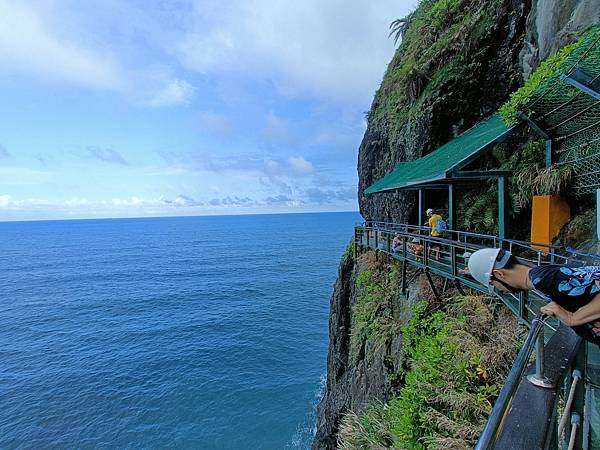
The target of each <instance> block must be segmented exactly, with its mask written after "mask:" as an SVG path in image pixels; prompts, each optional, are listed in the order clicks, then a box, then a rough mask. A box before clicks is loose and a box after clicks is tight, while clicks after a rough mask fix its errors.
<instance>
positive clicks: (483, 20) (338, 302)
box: [313, 0, 600, 449]
mask: <svg viewBox="0 0 600 450" xmlns="http://www.w3.org/2000/svg"><path fill="white" fill-rule="evenodd" d="M599 15H600V2H598V1H597V0H524V1H522V0H422V1H421V3H420V5H419V7H418V8H417V10H416V11H415V12H414V13H413V14H411V15H410V16H409V17H408V18H407V21H406V23H407V24H408V26H407V28H406V29H405V30H404V34H403V39H402V43H401V45H400V47H399V48H398V50H397V51H396V54H395V56H394V58H393V59H392V61H391V62H390V64H389V66H388V68H387V71H386V74H385V76H384V79H383V81H382V84H381V87H380V88H379V90H378V91H377V93H376V94H375V97H374V100H373V104H372V107H371V110H370V112H369V114H368V121H367V122H368V126H367V130H366V132H365V135H364V137H363V140H362V142H361V144H360V148H359V156H358V174H359V186H358V192H359V204H360V211H361V214H362V215H363V217H365V218H367V219H374V220H382V221H393V222H401V223H402V222H406V221H411V222H414V221H415V220H416V212H415V203H416V202H415V200H416V199H415V196H414V194H411V193H390V194H377V195H373V196H369V197H366V196H365V195H364V194H363V191H364V189H365V188H366V187H368V186H369V185H371V184H372V183H373V182H374V181H376V180H378V179H379V178H381V177H383V176H384V175H386V174H387V173H389V172H390V171H391V170H392V169H393V168H394V166H395V165H396V164H397V163H399V162H402V161H407V160H411V159H415V158H418V157H420V156H422V155H424V154H426V153H428V152H430V151H432V150H434V149H435V148H436V147H437V146H439V145H441V144H443V143H445V142H447V141H448V140H449V139H451V138H452V137H453V136H456V135H457V134H459V133H461V132H462V131H464V130H465V129H467V128H469V127H470V126H472V125H473V124H475V123H476V122H478V121H479V120H480V119H482V118H484V117H487V116H489V115H490V114H491V113H492V112H493V111H495V110H496V109H497V108H498V107H499V106H500V105H501V104H502V103H503V102H504V101H505V100H506V99H507V98H508V96H509V94H510V93H511V92H513V91H514V90H515V89H517V88H518V87H519V86H520V85H521V84H522V83H523V81H524V79H525V78H526V77H527V76H529V74H530V73H531V71H532V70H534V69H535V68H536V67H537V65H538V64H539V61H540V60H541V59H544V58H545V57H546V56H548V55H549V54H551V53H552V52H554V51H556V50H557V49H558V48H560V47H561V46H562V45H564V44H565V43H568V42H572V41H573V40H574V39H575V38H576V36H577V35H578V33H579V32H581V31H582V30H583V29H585V28H586V27H587V26H589V25H591V24H593V23H595V22H597V21H598V18H599ZM371 263H373V262H372V261H371V262H370V263H369V264H371ZM377 264H378V265H379V269H380V270H381V271H382V272H384V273H385V272H393V270H394V269H393V267H391V266H388V267H383V266H382V264H386V263H384V262H382V261H379V262H377ZM365 270H367V269H366V268H365V262H364V261H363V262H361V263H359V262H357V261H355V260H353V258H352V255H351V254H349V253H347V254H346V255H345V256H344V258H343V259H342V261H341V263H340V272H339V278H338V280H337V282H336V285H335V289H334V293H333V295H332V298H331V304H330V324H329V335H330V346H329V353H328V362H327V388H326V392H325V395H324V398H323V400H322V401H321V403H320V404H319V407H318V417H317V433H316V436H315V440H314V443H313V449H334V448H336V447H337V433H338V430H339V427H340V424H341V420H342V418H343V417H344V415H345V414H347V413H349V412H354V413H360V411H361V410H363V408H364V407H365V406H366V405H367V404H368V402H369V401H371V400H373V399H380V400H386V399H388V398H389V396H390V395H391V393H392V392H393V390H394V388H396V387H397V386H394V374H395V373H397V372H398V370H399V369H400V368H401V367H402V366H403V359H404V351H403V340H402V334H401V333H399V332H397V333H395V334H392V335H390V336H388V339H385V340H383V342H381V341H379V342H375V341H374V340H373V339H371V338H369V337H363V339H362V345H361V347H360V348H359V350H358V351H357V350H356V348H354V349H353V344H352V339H353V335H355V334H356V329H353V326H354V327H355V326H356V325H355V324H356V322H357V317H356V314H357V312H356V310H357V304H358V303H359V302H360V299H361V295H362V294H361V290H360V288H359V286H360V280H359V278H360V276H361V275H360V274H361V272H363V271H365ZM357 281H358V285H357ZM392 291H393V289H392ZM410 293H411V296H410V298H402V299H401V302H400V301H398V300H400V297H399V293H398V292H397V291H393V292H391V295H392V296H393V295H396V301H395V302H384V303H383V305H384V306H382V307H381V306H380V307H378V310H377V314H382V315H388V316H389V315H390V314H391V316H393V317H395V318H397V319H399V320H398V323H406V320H407V317H406V316H407V314H408V310H409V306H410V305H411V304H413V303H414V302H415V301H416V300H417V298H419V297H422V296H423V292H421V289H420V286H419V284H418V283H416V284H414V285H413V286H411V289H410ZM388 294H389V293H388ZM386 295H387V294H386ZM388 303H390V304H388ZM398 304H401V305H403V309H402V310H400V307H398V306H394V305H398ZM400 316H402V317H400ZM396 325H397V324H393V326H394V327H395V326H396ZM355 347H356V346H355Z"/></svg>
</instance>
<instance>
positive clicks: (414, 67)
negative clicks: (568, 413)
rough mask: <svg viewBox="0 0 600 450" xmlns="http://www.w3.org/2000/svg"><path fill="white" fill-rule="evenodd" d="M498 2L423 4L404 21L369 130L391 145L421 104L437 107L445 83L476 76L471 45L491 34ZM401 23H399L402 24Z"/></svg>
mask: <svg viewBox="0 0 600 450" xmlns="http://www.w3.org/2000/svg"><path fill="white" fill-rule="evenodd" d="M501 4H502V1H501V0H423V1H422V2H421V3H420V4H419V6H418V8H417V9H416V10H415V11H414V12H413V13H412V14H411V15H409V16H408V17H407V18H406V19H405V21H406V23H408V26H407V28H406V30H405V32H404V34H403V38H402V43H401V45H400V47H399V48H398V50H397V51H396V54H395V56H394V58H393V59H392V61H391V63H390V65H389V66H388V70H387V73H386V75H385V77H384V79H383V81H382V83H381V86H380V88H379V90H378V91H377V94H376V96H375V100H374V102H373V109H372V110H371V112H370V113H369V122H370V124H372V125H374V126H376V127H377V128H379V129H386V130H389V133H390V137H391V138H392V140H393V139H394V138H395V137H396V135H397V133H398V131H399V129H400V128H401V127H402V125H404V124H405V123H406V121H407V119H408V118H409V117H410V116H411V114H414V113H415V112H418V111H420V110H421V109H422V107H423V104H424V102H425V101H427V100H431V101H432V102H438V101H442V100H443V99H444V97H445V96H446V95H448V94H451V92H447V91H445V90H444V89H443V87H447V85H448V83H450V82H453V81H454V82H464V81H465V80H468V79H469V78H472V77H473V76H474V74H477V73H479V72H478V69H480V67H478V66H479V64H480V62H479V61H481V58H478V57H477V53H478V52H482V51H485V50H484V49H482V48H480V47H479V46H477V45H474V44H475V43H478V42H479V41H481V40H482V39H483V38H485V37H486V36H488V35H489V34H491V33H493V32H494V30H495V28H496V27H497V16H496V12H497V9H498V7H499V6H500V5H501ZM403 23H404V22H403Z"/></svg>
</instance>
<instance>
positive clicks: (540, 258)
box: [356, 221, 586, 265]
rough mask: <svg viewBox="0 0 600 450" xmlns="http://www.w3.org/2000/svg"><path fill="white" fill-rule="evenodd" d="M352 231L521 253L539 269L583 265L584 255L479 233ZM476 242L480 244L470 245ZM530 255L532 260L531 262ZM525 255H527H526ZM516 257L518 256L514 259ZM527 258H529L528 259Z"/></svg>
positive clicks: (395, 227) (392, 228)
mask: <svg viewBox="0 0 600 450" xmlns="http://www.w3.org/2000/svg"><path fill="white" fill-rule="evenodd" d="M356 228H362V229H366V230H367V229H368V230H372V231H377V232H383V233H388V234H393V233H400V234H404V235H407V236H409V237H412V238H415V237H416V238H419V239H424V238H425V237H427V239H428V240H430V241H435V242H439V243H440V244H446V245H454V246H459V247H462V248H464V249H465V250H473V251H475V250H478V249H480V248H485V247H501V248H506V249H508V250H510V251H511V252H512V253H521V254H522V255H521V256H520V259H521V260H523V261H524V262H529V263H532V264H537V265H540V264H542V263H551V264H561V263H562V264H565V263H568V262H570V261H574V262H578V263H582V264H583V263H585V259H586V256H585V254H582V253H579V252H573V251H569V252H567V251H566V246H563V245H553V244H542V243H535V242H527V241H522V240H516V239H506V238H499V237H498V236H493V235H486V234H481V233H473V232H469V231H462V230H451V229H448V230H444V233H445V234H446V237H442V236H431V235H430V232H431V228H430V227H425V226H421V225H410V224H398V223H391V222H375V221H365V222H363V223H361V224H360V225H359V224H357V226H356ZM469 238H471V239H472V240H477V241H481V242H472V240H471V241H470V240H469ZM530 252H534V253H533V254H535V255H536V257H535V258H532V257H531V256H532V254H531V253H530ZM528 254H529V255H528ZM515 256H518V257H519V255H515ZM528 256H529V257H528Z"/></svg>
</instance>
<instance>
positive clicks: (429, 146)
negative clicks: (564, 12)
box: [358, 0, 530, 222]
mask: <svg viewBox="0 0 600 450" xmlns="http://www.w3.org/2000/svg"><path fill="white" fill-rule="evenodd" d="M482 3H488V4H489V6H490V10H493V11H494V13H493V14H494V16H495V18H496V20H495V23H494V26H493V29H491V30H490V32H489V33H487V34H484V35H482V36H481V38H480V39H479V40H478V41H469V42H468V43H467V44H464V45H468V46H469V48H472V49H477V51H474V50H469V49H466V50H465V51H469V52H470V53H469V55H468V57H467V58H465V59H466V63H467V64H468V65H469V66H470V68H469V69H468V70H466V71H463V72H461V73H460V75H461V76H457V77H452V76H448V77H447V79H443V80H441V82H440V83H439V85H438V86H436V88H435V91H434V92H431V94H430V95H428V96H426V98H423V99H422V101H421V102H420V105H419V107H418V109H415V110H414V111H412V112H411V114H410V115H409V117H408V118H406V119H404V120H402V122H401V123H400V124H399V127H398V128H399V130H398V132H397V133H395V135H394V136H391V134H390V130H389V124H388V123H383V124H382V123H380V122H379V123H378V122H376V121H375V120H369V123H368V128H367V131H366V133H365V135H364V137H363V140H362V143H361V144H360V149H359V154H358V176H359V185H358V192H359V205H360V212H361V214H362V215H363V217H365V218H369V219H374V220H382V221H394V222H403V221H405V220H407V219H408V218H416V217H415V215H414V214H415V213H414V205H415V195H414V194H411V193H390V194H375V195H370V196H365V195H364V194H363V191H364V189H365V188H366V187H368V186H370V185H371V184H372V183H373V182H375V181H377V180H378V179H380V178H381V177H383V176H384V175H386V174H387V173H389V172H390V171H391V170H392V169H393V168H394V166H395V165H396V164H397V163H399V162H402V161H408V160H412V159H416V158H419V157H421V156H423V155H424V154H426V153H428V152H430V151H432V150H434V149H435V148H437V147H438V146H439V145H441V144H443V143H445V142H446V141H448V140H449V139H450V138H452V137H454V136H456V135H457V134H459V133H461V132H463V131H464V130H465V129H467V128H469V127H471V126H472V125H474V124H475V123H477V122H478V121H479V120H481V119H482V118H485V117H486V116H488V115H490V114H491V113H492V112H494V111H495V110H496V109H497V108H498V107H499V106H500V105H501V104H502V103H503V102H504V101H505V100H506V99H507V98H508V95H509V94H510V93H511V92H512V91H514V90H515V89H517V88H518V87H519V85H520V84H521V83H522V78H521V76H520V72H521V70H520V60H519V52H520V50H521V48H522V42H523V37H524V35H525V31H526V30H525V24H526V19H527V15H528V13H529V6H530V5H529V2H527V1H525V2H523V1H517V0H507V1H502V2H498V1H493V0H483V2H482ZM458 51H462V50H458ZM401 53H402V46H401V47H400V49H399V51H398V54H397V55H396V57H395V58H394V59H393V60H392V62H391V63H390V65H389V66H388V69H387V72H386V77H389V76H390V74H391V73H393V72H394V71H396V70H397V69H398V68H399V66H401V65H402V58H401ZM425 93H426V92H425ZM386 94H388V93H386V92H382V90H381V89H380V90H379V92H378V93H377V94H376V96H375V99H374V101H373V104H372V107H371V114H370V117H373V116H375V115H376V114H375V113H376V112H377V110H378V109H379V108H381V106H382V103H383V101H384V99H383V97H384V96H385V95H386Z"/></svg>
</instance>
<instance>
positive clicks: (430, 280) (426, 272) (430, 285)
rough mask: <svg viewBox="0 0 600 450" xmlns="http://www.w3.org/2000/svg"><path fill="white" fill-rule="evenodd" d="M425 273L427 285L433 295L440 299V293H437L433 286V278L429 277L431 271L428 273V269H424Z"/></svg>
mask: <svg viewBox="0 0 600 450" xmlns="http://www.w3.org/2000/svg"><path fill="white" fill-rule="evenodd" d="M425 275H426V276H427V281H429V287H430V288H431V291H432V292H433V295H434V296H435V298H436V300H437V301H440V300H441V297H440V294H438V291H437V289H436V288H435V284H433V279H432V278H431V273H429V270H428V269H425Z"/></svg>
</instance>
